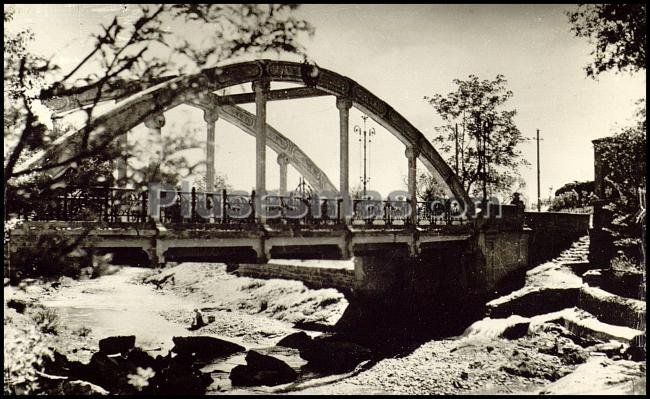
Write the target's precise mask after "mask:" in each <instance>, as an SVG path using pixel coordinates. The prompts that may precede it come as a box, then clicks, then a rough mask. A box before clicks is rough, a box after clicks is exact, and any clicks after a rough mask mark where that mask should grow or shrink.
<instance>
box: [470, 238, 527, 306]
mask: <svg viewBox="0 0 650 399" xmlns="http://www.w3.org/2000/svg"><path fill="white" fill-rule="evenodd" d="M531 235H532V231H531V230H530V229H522V230H519V231H491V230H487V231H483V232H481V233H479V234H478V237H477V241H478V242H477V244H478V248H479V250H480V252H479V254H478V257H477V259H476V260H475V262H477V266H479V267H480V269H479V270H480V276H479V279H480V281H481V284H482V286H483V290H484V293H485V294H486V295H487V296H495V295H496V294H497V293H499V292H506V291H509V290H511V289H516V288H519V287H517V285H520V284H523V278H524V275H525V273H526V270H528V266H529V250H530V237H531ZM519 280H522V281H519Z"/></svg>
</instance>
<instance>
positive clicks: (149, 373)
mask: <svg viewBox="0 0 650 399" xmlns="http://www.w3.org/2000/svg"><path fill="white" fill-rule="evenodd" d="M155 375H156V372H155V371H153V369H152V368H151V367H147V368H146V369H144V368H142V367H138V368H137V369H136V372H135V374H129V375H128V376H127V377H128V381H129V384H130V385H132V386H133V387H135V389H137V390H138V391H142V390H143V389H144V388H145V387H147V386H149V380H150V379H152V378H153V377H154V376H155Z"/></svg>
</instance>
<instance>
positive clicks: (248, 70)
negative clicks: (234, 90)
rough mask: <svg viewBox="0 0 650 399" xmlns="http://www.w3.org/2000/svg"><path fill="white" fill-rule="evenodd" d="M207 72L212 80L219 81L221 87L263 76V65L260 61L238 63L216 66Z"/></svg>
mask: <svg viewBox="0 0 650 399" xmlns="http://www.w3.org/2000/svg"><path fill="white" fill-rule="evenodd" d="M205 73H206V75H208V78H210V79H211V80H212V81H216V82H218V85H219V86H220V87H225V86H230V85H234V84H238V83H240V82H246V81H249V80H251V79H254V78H257V77H259V76H262V66H261V65H260V64H258V63H246V64H237V65H230V66H225V67H219V68H214V69H212V70H210V71H205ZM210 75H212V76H210Z"/></svg>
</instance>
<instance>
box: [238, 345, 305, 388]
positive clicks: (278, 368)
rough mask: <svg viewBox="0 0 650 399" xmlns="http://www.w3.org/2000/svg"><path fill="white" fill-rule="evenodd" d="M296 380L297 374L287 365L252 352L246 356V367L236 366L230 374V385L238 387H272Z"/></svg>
mask: <svg viewBox="0 0 650 399" xmlns="http://www.w3.org/2000/svg"><path fill="white" fill-rule="evenodd" d="M296 378H298V374H297V373H296V372H295V371H294V370H293V369H292V368H291V367H290V366H289V365H288V364H286V363H285V362H283V361H282V360H279V359H276V358H275V357H273V356H267V355H262V354H261V353H258V352H256V351H254V350H250V351H248V354H246V365H239V366H236V367H235V368H233V369H232V370H231V372H230V380H231V381H232V384H233V385H238V386H256V385H267V386H274V385H280V384H286V383H289V382H292V381H295V380H296Z"/></svg>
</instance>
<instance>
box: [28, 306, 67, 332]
mask: <svg viewBox="0 0 650 399" xmlns="http://www.w3.org/2000/svg"><path fill="white" fill-rule="evenodd" d="M31 316H32V319H34V321H35V322H36V326H37V327H38V329H39V330H40V331H41V332H42V333H44V334H53V335H56V334H57V333H58V331H59V321H60V320H59V314H58V313H57V311H56V309H52V308H45V307H39V308H37V309H36V310H35V311H34V312H33V313H32V314H31Z"/></svg>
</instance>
